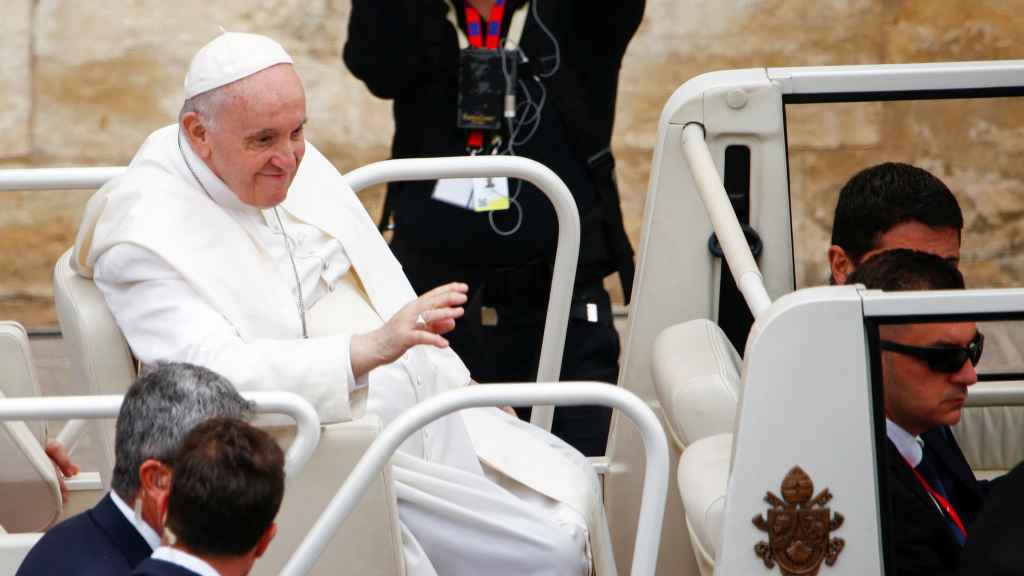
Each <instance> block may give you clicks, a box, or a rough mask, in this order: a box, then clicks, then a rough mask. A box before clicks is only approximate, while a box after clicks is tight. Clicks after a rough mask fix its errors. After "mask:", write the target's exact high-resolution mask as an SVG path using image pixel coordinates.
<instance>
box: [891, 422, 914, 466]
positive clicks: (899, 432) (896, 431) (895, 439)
mask: <svg viewBox="0 0 1024 576" xmlns="http://www.w3.org/2000/svg"><path fill="white" fill-rule="evenodd" d="M885 435H886V436H888V437H889V440H891V441H892V443H893V445H895V446H896V451H897V452H899V453H900V455H901V456H903V458H904V459H905V460H906V461H907V462H909V463H910V466H911V467H912V468H917V465H918V464H920V463H921V458H922V457H923V452H922V449H923V448H922V447H923V446H924V440H921V437H920V436H912V435H911V434H910V432H907V431H906V430H904V429H903V428H902V427H900V425H899V424H897V423H895V422H893V421H892V420H889V419H888V418H886V419H885Z"/></svg>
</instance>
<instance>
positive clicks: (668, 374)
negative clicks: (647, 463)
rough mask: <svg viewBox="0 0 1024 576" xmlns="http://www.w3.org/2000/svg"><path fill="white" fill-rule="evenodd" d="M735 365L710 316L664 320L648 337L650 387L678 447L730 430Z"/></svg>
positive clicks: (736, 359) (736, 398) (736, 385)
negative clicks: (651, 345)
mask: <svg viewBox="0 0 1024 576" xmlns="http://www.w3.org/2000/svg"><path fill="white" fill-rule="evenodd" d="M741 365H742V360H741V359H740V355H739V354H738V353H736V349H735V348H733V345H732V343H731V342H729V338H728V337H726V335H725V333H724V332H722V330H721V328H719V327H718V325H717V324H715V323H714V322H712V321H710V320H705V319H703V318H701V319H697V320H690V321H689V322H683V323H682V324H676V325H675V326H670V327H668V328H666V329H665V330H663V331H662V332H661V334H659V335H658V337H657V338H656V339H655V340H654V349H653V361H652V364H651V370H652V371H653V375H652V376H653V379H654V387H655V389H656V390H657V393H658V399H659V401H660V402H661V406H662V409H664V411H665V417H666V418H667V419H668V421H669V430H670V431H671V432H672V436H673V440H674V441H675V442H676V444H677V445H678V446H679V448H680V450H681V449H683V448H685V447H686V446H687V445H689V444H691V443H693V442H696V441H697V440H700V439H701V438H705V437H707V436H713V435H715V434H722V433H725V432H732V431H733V427H734V426H735V424H736V410H737V407H738V406H739V401H740V367H741Z"/></svg>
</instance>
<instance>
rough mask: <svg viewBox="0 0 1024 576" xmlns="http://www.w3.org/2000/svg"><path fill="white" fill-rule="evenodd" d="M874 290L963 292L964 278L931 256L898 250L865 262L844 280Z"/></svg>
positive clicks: (881, 254)
mask: <svg viewBox="0 0 1024 576" xmlns="http://www.w3.org/2000/svg"><path fill="white" fill-rule="evenodd" d="M846 283H847V284H863V285H864V286H866V287H868V288H870V289H874V290H885V291H886V292H900V291H906V290H963V288H964V277H963V275H962V274H960V271H959V270H957V269H956V267H955V266H953V265H952V264H950V263H949V262H948V261H947V260H945V259H944V258H942V257H940V256H936V255H935V254H929V253H928V252H920V251H917V250H908V249H906V248H899V249H896V250H886V251H885V252H881V253H879V254H876V255H874V256H872V257H871V258H868V259H867V260H866V261H865V262H864V263H863V264H861V265H860V266H857V268H856V269H854V271H853V272H852V273H851V274H850V275H849V276H848V277H847V278H846Z"/></svg>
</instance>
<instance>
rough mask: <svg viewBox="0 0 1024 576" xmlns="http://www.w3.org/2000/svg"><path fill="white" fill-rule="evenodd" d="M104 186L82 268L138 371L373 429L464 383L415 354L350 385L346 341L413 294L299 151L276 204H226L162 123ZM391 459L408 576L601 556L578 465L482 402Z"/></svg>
mask: <svg viewBox="0 0 1024 576" xmlns="http://www.w3.org/2000/svg"><path fill="white" fill-rule="evenodd" d="M107 188H108V192H109V193H108V194H107V195H106V199H105V200H101V198H102V197H103V195H102V194H97V195H96V199H97V200H96V201H104V202H105V203H106V204H105V206H103V207H102V214H101V216H100V218H99V220H98V222H97V225H96V227H95V231H94V233H93V237H92V241H91V247H90V248H89V250H88V253H87V254H86V255H85V260H86V261H85V263H84V264H85V265H86V266H88V267H92V269H93V276H94V279H95V281H96V284H97V285H98V286H99V288H100V290H101V291H102V292H103V295H104V297H105V298H106V300H107V304H108V305H109V306H110V309H111V311H112V312H113V315H114V317H115V319H116V320H117V323H118V325H119V326H120V327H121V329H122V330H123V332H124V334H125V337H126V338H127V340H128V343H129V344H130V346H131V348H132V351H133V352H134V354H135V355H136V357H137V358H138V359H139V360H140V361H142V362H143V363H152V362H155V361H158V360H172V361H182V362H192V363H195V364H200V365H203V366H207V367H209V368H211V369H213V370H215V371H217V372H219V373H221V374H223V375H224V376H226V377H227V378H228V379H230V380H231V381H232V382H234V383H235V384H236V386H238V388H239V389H241V390H261V389H281V390H289V391H292V392H296V393H298V394H300V395H302V396H303V397H305V398H306V399H307V400H309V401H310V402H311V403H313V405H314V406H315V407H316V409H317V411H318V413H319V415H320V418H321V421H322V422H324V423H331V422H339V421H344V420H348V419H350V418H351V417H352V416H353V411H354V410H357V408H358V406H359V405H360V403H359V402H356V401H355V400H356V399H357V398H359V397H361V396H364V395H365V398H366V402H365V404H366V410H369V411H371V412H375V413H377V414H379V415H380V416H381V417H382V419H383V420H384V422H385V424H386V423H387V422H390V421H391V420H392V419H394V417H395V416H396V415H397V414H399V413H400V412H402V411H403V410H405V409H407V408H409V407H410V406H412V405H414V404H415V403H417V402H419V401H421V400H423V399H425V398H429V397H431V396H433V395H435V394H438V393H440V392H443V391H445V390H451V389H454V388H459V387H462V386H465V385H467V384H468V383H469V381H470V375H469V373H468V371H467V370H466V368H465V366H464V365H463V364H462V362H461V361H460V360H459V358H458V356H456V355H455V353H453V352H452V351H451V350H440V349H436V348H433V347H426V346H418V347H415V348H412V349H410V350H409V351H408V352H407V353H406V354H405V355H404V356H403V357H402V358H401V359H399V360H398V361H397V362H395V363H393V364H390V365H386V366H382V367H380V368H378V369H375V370H373V371H371V372H370V373H369V374H368V375H367V376H364V377H362V378H360V379H358V380H357V379H356V378H354V376H353V374H352V369H351V361H350V358H349V341H350V336H351V335H352V334H357V333H362V332H366V331H369V330H372V329H374V328H376V327H378V326H380V325H381V323H382V319H388V318H390V317H391V316H392V315H393V314H394V313H395V312H397V311H398V310H399V309H400V308H401V307H402V306H403V305H405V304H406V303H408V302H410V301H412V300H414V299H415V297H416V296H415V293H414V292H413V290H412V288H411V286H410V285H409V283H408V281H407V280H406V278H405V275H404V274H403V273H402V269H401V266H400V265H399V263H398V261H397V260H396V259H395V258H394V256H392V254H391V251H390V250H389V248H388V246H387V244H386V243H385V242H384V240H383V239H382V238H381V236H380V234H379V233H378V232H377V230H376V228H375V227H374V225H373V222H372V221H371V220H370V218H369V215H368V214H367V213H366V211H365V210H364V209H363V207H362V205H361V204H360V203H359V201H358V199H357V198H356V197H355V194H354V193H353V192H352V190H351V188H350V187H349V186H348V185H347V184H346V183H345V182H344V179H343V178H342V177H341V175H340V174H339V173H338V172H337V170H335V169H334V167H333V166H332V165H331V164H330V163H329V162H328V161H327V160H326V158H324V157H323V155H322V154H320V152H319V151H317V150H316V149H315V148H314V147H313V146H312V145H310V144H309V143H306V155H305V158H304V159H303V161H302V163H301V164H300V167H299V169H298V172H297V173H296V176H295V179H294V181H293V183H292V186H291V188H290V190H289V193H288V197H287V199H286V200H285V201H284V202H283V203H282V204H281V205H280V206H278V207H277V208H276V209H271V210H260V209H257V208H254V207H251V206H247V205H245V204H242V203H241V202H240V201H239V200H238V199H237V197H236V196H235V195H234V194H233V193H232V192H231V191H230V190H229V189H228V188H227V187H226V185H225V184H224V183H223V181H221V180H220V179H219V178H217V177H216V176H215V175H214V174H213V173H212V172H211V171H210V170H209V169H208V168H207V167H206V164H205V163H203V162H202V161H201V160H200V159H199V158H198V157H197V156H196V155H195V154H194V153H193V152H192V150H191V148H190V147H189V145H188V143H187V141H185V139H184V138H179V133H178V127H177V125H172V126H167V127H165V128H162V129H160V130H158V131H157V132H155V133H153V134H152V135H151V136H150V137H149V138H148V139H147V140H146V143H145V144H144V145H143V146H142V148H141V149H140V151H139V152H138V154H137V155H136V156H135V158H134V159H133V160H132V162H131V164H130V166H129V169H128V172H127V173H126V174H125V175H124V176H122V177H120V178H118V179H116V180H113V181H112V182H111V183H109V184H108V185H107ZM286 239H287V240H286ZM286 241H288V242H291V252H292V257H291V258H290V257H289V254H288V250H287V249H286V247H285V242H286ZM292 258H294V263H295V265H294V268H293V265H292ZM296 277H298V282H296ZM299 286H301V295H302V297H301V299H300V298H299V290H300V288H299ZM300 300H301V302H302V305H304V306H305V309H306V310H307V311H308V312H307V314H306V316H307V322H308V332H309V334H310V338H307V339H304V338H302V325H301V319H300V315H299V302H300ZM392 464H393V477H394V479H395V482H396V493H397V496H398V504H399V517H400V520H401V522H402V531H403V549H404V555H405V560H406V566H407V569H408V572H409V574H411V575H413V576H419V575H434V574H442V575H449V574H467V575H468V574H477V573H481V572H482V571H486V573H488V574H527V573H530V574H541V573H548V574H560V575H564V574H586V573H588V572H589V571H590V570H591V565H592V563H591V560H590V556H591V554H590V550H591V547H590V542H592V541H597V540H600V541H601V542H602V543H601V546H599V547H598V548H605V549H607V548H606V546H607V545H608V530H607V525H606V523H605V519H604V513H603V507H602V504H601V498H600V491H599V486H598V483H597V480H596V476H595V475H594V472H593V470H592V469H591V467H590V466H589V464H588V463H587V462H586V459H585V458H583V457H582V455H580V454H579V453H578V452H576V451H575V450H574V449H572V448H571V447H569V446H568V445H566V444H565V443H563V442H562V441H561V440H559V439H558V438H556V437H554V436H552V435H550V434H548V433H546V432H543V431H541V430H540V429H538V428H535V427H533V426H531V425H529V424H527V423H525V422H521V421H519V420H518V419H516V418H513V417H511V416H509V415H507V414H505V413H503V412H501V411H500V410H498V409H496V408H486V409H474V410H468V411H464V412H462V413H460V414H455V415H451V416H448V417H446V418H443V419H441V420H439V421H437V422H435V423H433V424H431V425H429V426H427V427H426V428H425V429H423V430H422V431H421V432H419V433H417V434H416V435H414V436H413V437H411V438H410V439H409V440H408V441H407V442H406V443H405V444H403V446H402V448H401V449H400V451H399V452H398V453H396V455H395V458H394V459H393V461H392ZM595 560H596V565H597V571H598V573H601V574H613V573H614V566H613V565H612V564H611V563H610V562H607V558H606V557H604V556H603V555H600V554H599V555H598V558H595Z"/></svg>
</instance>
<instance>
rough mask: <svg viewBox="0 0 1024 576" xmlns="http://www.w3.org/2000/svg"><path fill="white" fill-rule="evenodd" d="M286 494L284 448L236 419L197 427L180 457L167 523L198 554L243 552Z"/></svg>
mask: <svg viewBox="0 0 1024 576" xmlns="http://www.w3.org/2000/svg"><path fill="white" fill-rule="evenodd" d="M283 495H284V453H283V452H282V451H281V448H280V447H279V446H278V445H277V442H275V441H274V439H273V438H271V437H270V435H269V434H267V433H266V432H264V431H262V430H260V429H258V428H255V427H253V426H252V425H250V424H247V423H245V422H243V421H241V420H237V419H234V418H211V419H209V420H207V421H206V422H203V423H202V424H199V425H198V426H196V427H195V428H194V429H193V430H192V431H191V432H190V433H189V435H188V436H187V437H186V438H185V441H184V442H183V443H182V446H181V449H180V450H179V452H178V454H177V456H176V457H175V464H174V473H173V475H172V476H171V494H170V500H169V502H168V505H167V527H168V528H169V529H170V530H171V532H173V533H174V535H175V536H176V537H177V542H178V543H179V544H181V545H183V546H184V547H185V548H186V549H187V550H188V551H189V552H191V553H193V554H196V555H198V556H241V555H243V554H246V553H248V552H249V551H250V550H252V549H253V547H255V546H256V544H258V543H259V540H260V538H261V537H262V536H263V534H264V533H265V532H266V531H267V528H269V527H270V525H271V523H272V522H273V521H274V517H275V516H277V511H278V509H279V508H280V507H281V499H282V497H283Z"/></svg>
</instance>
